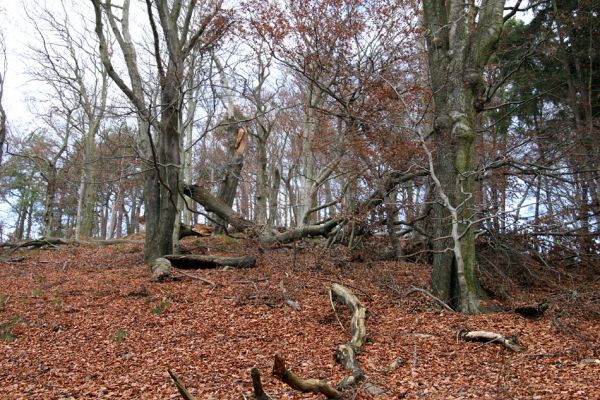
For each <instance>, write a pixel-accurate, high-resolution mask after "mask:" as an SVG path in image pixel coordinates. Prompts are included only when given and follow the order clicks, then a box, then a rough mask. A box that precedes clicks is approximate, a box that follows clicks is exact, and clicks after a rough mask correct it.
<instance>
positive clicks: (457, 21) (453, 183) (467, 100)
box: [423, 0, 504, 313]
mask: <svg viewBox="0 0 600 400" xmlns="http://www.w3.org/2000/svg"><path fill="white" fill-rule="evenodd" d="M480 9H481V12H480V13H479V15H478V16H477V18H476V17H475V15H476V13H475V12H473V11H474V10H469V9H466V8H465V3H464V2H461V1H458V0H456V1H455V0H450V1H442V0H423V10H424V21H425V27H426V29H427V32H428V34H427V48H428V62H429V72H430V81H431V87H432V91H433V99H434V111H433V137H434V138H435V139H436V144H437V153H436V156H435V159H434V160H433V161H432V164H433V165H431V166H430V167H431V170H432V171H431V173H432V174H435V175H437V180H438V182H437V183H436V184H437V186H438V187H437V188H436V190H437V192H438V195H439V196H440V197H442V198H444V197H445V198H444V201H443V202H442V203H443V205H440V204H436V205H435V207H434V215H433V217H434V218H435V219H434V221H433V224H434V226H433V233H434V242H433V243H434V245H433V250H434V255H433V273H432V286H433V289H434V294H435V295H436V296H438V297H439V298H441V299H443V300H444V301H447V302H449V303H450V304H452V305H453V306H454V307H456V308H457V309H459V310H461V311H463V312H467V313H477V312H480V307H479V301H478V297H479V295H480V292H481V291H480V289H479V284H478V280H477V275H476V262H475V242H474V240H475V238H474V234H473V229H472V228H473V227H472V224H473V222H474V216H475V215H476V210H475V204H474V201H473V197H474V195H475V193H474V182H473V179H474V170H473V169H474V165H475V163H474V154H475V148H474V141H475V121H476V115H477V113H478V112H480V111H481V110H482V109H483V100H482V95H483V90H484V85H483V68H484V66H485V64H486V63H487V60H488V59H489V57H490V56H491V55H492V54H493V51H494V46H495V44H496V43H497V41H498V39H499V37H500V33H501V32H502V27H503V12H504V0H499V1H498V0H493V1H492V0H484V1H483V3H482V5H481V8H480Z"/></svg>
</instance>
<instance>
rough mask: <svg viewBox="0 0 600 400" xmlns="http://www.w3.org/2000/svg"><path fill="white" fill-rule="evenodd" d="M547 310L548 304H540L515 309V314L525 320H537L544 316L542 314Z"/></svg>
mask: <svg viewBox="0 0 600 400" xmlns="http://www.w3.org/2000/svg"><path fill="white" fill-rule="evenodd" d="M547 309H548V303H546V302H541V303H539V304H531V305H525V306H520V307H516V308H515V312H516V313H517V314H519V315H521V316H523V317H525V318H530V319H539V318H542V317H543V316H544V312H545V311H546V310H547Z"/></svg>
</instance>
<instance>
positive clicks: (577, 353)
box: [0, 238, 600, 400]
mask: <svg viewBox="0 0 600 400" xmlns="http://www.w3.org/2000/svg"><path fill="white" fill-rule="evenodd" d="M187 243H188V245H189V247H193V246H194V244H198V243H199V241H198V239H194V240H190V241H189V242H187ZM201 244H202V246H203V247H204V246H205V247H207V248H208V250H209V253H211V254H225V253H227V254H239V255H246V254H249V253H250V254H254V255H256V256H258V262H257V267H256V268H251V269H241V270H236V269H226V270H222V269H218V270H201V271H186V273H187V274H190V275H196V276H200V277H202V278H204V279H206V280H208V281H210V282H213V283H215V284H216V286H213V285H211V284H209V283H207V282H205V281H200V280H196V279H192V278H190V277H189V276H182V278H181V279H180V280H178V281H171V282H165V283H157V282H154V283H153V282H151V281H150V274H149V271H148V268H147V266H146V265H145V264H144V263H143V261H142V253H141V250H140V249H139V248H138V247H136V246H135V245H118V246H107V247H98V248H90V247H62V248H60V249H59V250H35V251H29V252H27V251H23V252H19V253H18V254H15V255H14V256H16V255H19V256H24V257H25V259H24V260H22V261H17V262H2V263H0V398H1V399H83V398H85V399H94V398H102V399H109V398H114V399H120V398H123V399H125V398H127V399H177V398H179V394H178V393H177V389H176V387H175V385H174V384H173V383H172V382H171V380H170V378H169V375H168V373H167V369H168V368H171V369H172V370H173V371H175V372H176V373H177V374H178V375H179V376H180V377H181V378H182V380H183V381H184V382H185V383H186V385H187V386H188V388H189V390H190V392H191V393H192V394H193V395H195V396H196V397H197V398H198V399H236V400H238V399H243V398H244V396H245V397H246V398H250V396H251V392H252V386H251V380H250V369H251V368H252V367H254V366H257V367H258V368H259V369H260V371H261V373H262V380H263V384H264V387H265V390H266V391H267V392H268V393H269V394H270V395H271V396H272V397H273V398H274V399H308V398H323V396H316V395H312V394H300V393H298V392H296V391H294V390H292V389H290V388H289V387H288V386H286V385H284V384H283V383H281V382H279V381H278V380H277V379H275V378H274V377H272V376H271V369H272V367H273V360H274V356H275V354H280V355H282V356H283V357H284V358H285V360H286V363H287V366H288V368H290V369H291V370H292V371H294V372H296V373H297V374H299V375H301V376H303V377H311V378H319V379H325V380H328V381H329V382H331V383H333V384H334V385H336V384H338V383H339V382H340V381H341V380H342V379H343V378H344V377H345V376H347V372H346V371H344V370H343V368H342V367H341V366H340V365H338V364H337V363H336V362H335V360H334V358H333V353H334V351H335V349H336V347H337V345H338V344H340V343H342V342H347V341H348V337H349V321H348V318H349V312H348V310H345V309H344V307H342V306H339V305H337V306H336V310H337V314H338V317H339V319H340V321H341V322H342V323H343V325H344V327H343V329H342V327H341V326H340V325H339V323H338V321H337V318H336V316H335V314H334V312H333V310H332V306H331V302H330V299H329V295H328V288H329V287H330V285H331V284H332V283H334V282H337V283H340V284H343V285H346V286H347V287H348V288H349V289H351V290H352V291H353V292H354V293H355V294H356V295H357V296H358V298H359V299H360V300H361V301H362V302H363V304H364V305H365V306H366V307H367V308H368V312H369V314H368V320H367V333H368V337H369V341H368V342H367V343H366V344H365V345H364V346H363V348H362V353H361V354H360V356H359V362H360V363H361V366H362V367H363V369H364V372H365V375H366V378H367V381H368V382H370V383H372V384H375V385H377V386H378V387H380V388H382V389H384V390H385V394H383V395H380V396H378V397H377V398H381V399H402V398H406V399H467V398H473V399H485V398H490V399H594V398H600V386H599V385H598V377H599V376H600V364H598V359H599V358H600V333H599V327H600V324H599V318H598V315H600V314H599V312H598V311H599V310H598V308H599V307H600V305H599V303H600V301H599V297H598V296H599V293H600V292H599V288H600V282H598V280H596V281H595V282H594V281H593V280H591V281H590V280H587V283H586V282H579V283H575V281H572V282H571V281H569V282H566V283H565V282H562V283H561V284H556V285H553V286H547V287H544V288H534V289H527V290H523V289H521V290H515V291H513V292H511V293H509V295H510V297H511V299H512V300H511V304H510V305H507V304H504V306H505V307H511V306H514V305H517V304H524V303H528V302H532V301H538V300H540V299H542V298H544V299H546V300H547V301H548V302H549V309H548V310H547V311H546V312H545V313H544V316H543V317H542V318H540V319H537V320H530V319H526V318H523V317H521V316H519V315H517V314H516V313H513V312H510V311H506V312H498V313H492V314H486V315H481V316H465V315H460V314H456V313H452V312H449V311H445V310H442V309H441V308H440V307H439V306H438V305H437V304H436V302H435V301H434V300H432V299H431V298H429V297H428V296H426V295H424V294H423V293H421V292H418V291H411V288H412V287H419V288H425V289H427V287H428V280H429V274H430V268H429V267H427V266H424V265H418V264H406V263H400V262H361V263H354V262H351V261H350V260H351V258H350V257H349V256H348V255H346V254H345V253H344V252H343V251H342V250H336V251H331V252H323V251H322V250H320V249H315V248H313V247H311V246H310V245H307V244H302V245H298V246H294V247H292V246H290V247H289V248H281V249H276V250H268V251H259V249H257V248H256V247H255V246H252V244H246V243H243V242H242V241H241V240H233V239H232V240H220V239H212V238H211V239H203V240H202V242H201ZM282 287H283V288H285V294H284V292H283V291H282ZM409 291H411V293H410V294H408V295H406V293H408V292H409ZM287 299H293V300H294V301H295V302H297V303H298V305H299V306H300V310H299V311H295V310H293V309H292V308H291V307H289V306H288V305H286V304H285V300H287ZM464 329H467V330H487V331H494V332H497V333H501V334H503V335H515V336H516V337H517V338H518V340H519V342H520V343H521V345H523V346H525V347H526V351H524V352H522V353H514V352H510V351H508V350H507V349H505V348H503V347H502V346H499V345H498V344H496V343H489V344H485V343H484V344H482V343H471V342H465V341H462V340H459V339H458V333H459V332H460V331H461V330H464ZM345 396H346V397H347V398H349V399H367V398H371V397H370V396H371V395H369V394H368V393H367V390H366V387H365V385H364V384H363V385H359V386H358V387H357V388H356V389H355V390H352V391H349V392H346V393H345Z"/></svg>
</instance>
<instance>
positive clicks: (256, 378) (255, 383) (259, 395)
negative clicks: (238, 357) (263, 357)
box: [250, 367, 272, 400]
mask: <svg viewBox="0 0 600 400" xmlns="http://www.w3.org/2000/svg"><path fill="white" fill-rule="evenodd" d="M250 376H251V377H252V387H253V388H254V398H255V399H256V400H272V399H271V396H269V395H268V394H267V393H266V392H265V391H264V389H263V386H262V382H261V381H260V371H259V370H258V368H256V367H254V368H252V369H251V370H250Z"/></svg>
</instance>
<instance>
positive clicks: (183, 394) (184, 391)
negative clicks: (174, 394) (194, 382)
mask: <svg viewBox="0 0 600 400" xmlns="http://www.w3.org/2000/svg"><path fill="white" fill-rule="evenodd" d="M167 371H168V372H169V375H170V376H171V379H173V382H175V385H176V386H177V390H178V391H179V394H181V397H183V398H184V399H185V400H196V398H195V397H194V396H192V394H191V393H190V392H189V391H188V390H187V388H186V387H185V385H184V384H183V382H182V381H181V379H179V377H178V376H177V375H175V373H174V372H173V371H171V370H170V369H168V370H167Z"/></svg>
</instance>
